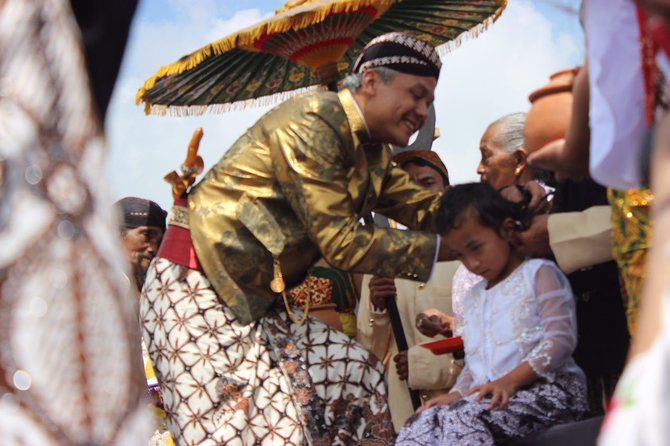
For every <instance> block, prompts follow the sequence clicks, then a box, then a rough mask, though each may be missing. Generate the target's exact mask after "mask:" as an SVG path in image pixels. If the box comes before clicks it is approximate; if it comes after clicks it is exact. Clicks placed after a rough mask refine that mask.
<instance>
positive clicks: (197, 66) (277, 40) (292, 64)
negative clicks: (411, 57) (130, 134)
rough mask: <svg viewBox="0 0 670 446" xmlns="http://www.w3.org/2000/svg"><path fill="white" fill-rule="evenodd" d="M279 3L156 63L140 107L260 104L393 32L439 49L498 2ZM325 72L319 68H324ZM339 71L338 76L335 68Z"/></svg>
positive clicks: (347, 61) (494, 13)
mask: <svg viewBox="0 0 670 446" xmlns="http://www.w3.org/2000/svg"><path fill="white" fill-rule="evenodd" d="M295 3H298V4H299V6H296V7H290V5H289V6H288V7H287V8H284V9H283V10H279V11H278V14H277V15H275V16H273V17H272V18H270V19H268V20H266V21H264V22H261V23H260V24H258V25H255V26H253V27H250V28H247V29H244V30H242V31H239V32H237V33H235V34H233V35H230V36H228V37H225V38H223V39H221V40H218V41H216V42H213V43H210V44H208V45H206V46H205V47H203V48H201V49H199V50H197V51H195V52H193V53H191V54H189V55H187V56H184V57H182V58H181V59H179V60H178V61H177V62H175V63H173V64H171V65H167V66H165V67H163V68H161V69H160V70H159V71H158V72H157V73H156V74H155V75H154V76H153V77H151V78H150V79H148V80H147V81H146V82H145V84H144V86H143V87H142V88H141V89H140V90H139V91H138V93H137V102H138V103H140V102H144V104H145V110H146V112H147V113H155V114H174V115H182V114H200V113H204V112H205V111H214V112H222V111H226V110H229V109H231V108H244V107H246V106H250V105H264V104H270V103H273V102H275V101H277V100H279V99H283V98H284V97H286V96H287V95H290V94H294V93H296V92H300V91H302V90H304V89H305V88H308V87H311V86H314V85H317V84H319V83H321V82H322V81H323V79H322V78H321V77H320V76H319V74H317V73H321V76H324V75H328V71H329V70H330V75H331V76H338V75H340V76H341V75H342V74H344V73H346V72H347V71H348V70H349V67H350V66H351V65H352V64H353V63H354V61H355V58H356V56H357V55H358V53H359V52H360V50H361V49H362V48H363V47H364V46H365V45H366V44H367V43H368V42H369V41H370V40H372V39H374V38H375V37H377V36H379V35H381V34H384V33H387V32H393V31H403V32H408V33H411V34H414V35H416V36H417V37H419V38H421V39H423V40H425V41H428V42H430V43H431V44H432V45H434V46H436V47H439V46H441V45H445V44H451V45H446V46H443V47H442V49H443V51H446V50H447V49H449V48H451V47H452V46H454V45H458V43H459V42H460V39H461V38H462V37H464V36H476V35H477V34H479V33H480V32H481V31H483V30H484V29H486V27H487V26H488V25H489V24H490V23H492V22H493V21H494V20H495V19H497V18H498V16H499V15H500V14H501V13H502V11H503V9H504V8H505V6H506V0H376V1H374V0H344V1H342V0H340V1H333V0H316V1H314V0H312V1H309V0H308V1H304V2H301V1H297V2H295ZM324 73H326V74H324ZM338 73H339V74H338Z"/></svg>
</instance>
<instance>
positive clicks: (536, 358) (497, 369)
mask: <svg viewBox="0 0 670 446" xmlns="http://www.w3.org/2000/svg"><path fill="white" fill-rule="evenodd" d="M486 285H487V281H486V280H481V281H479V282H477V283H475V284H474V285H473V286H472V288H470V290H468V291H467V292H466V293H465V295H464V298H463V301H462V302H461V304H462V311H463V313H462V322H463V326H462V336H463V342H464V344H465V367H464V369H463V371H462V372H461V374H460V375H459V377H458V380H457V381H456V384H455V385H454V387H453V389H452V390H456V391H458V392H460V393H461V395H466V394H467V392H468V391H469V390H470V389H471V388H472V387H474V386H477V385H481V384H485V383H487V382H491V381H495V380H497V379H500V378H501V377H503V376H504V375H506V374H507V373H509V372H511V371H512V370H514V369H515V368H516V367H518V366H519V365H521V363H522V362H523V361H526V362H527V363H528V364H529V365H530V366H531V367H532V368H533V370H534V371H535V373H537V374H538V375H539V376H541V377H544V378H546V379H547V380H549V381H553V380H554V377H555V375H556V372H558V371H566V372H574V373H576V374H578V375H580V376H581V377H582V379H583V376H584V375H583V373H582V371H581V370H580V369H579V367H577V365H576V364H575V362H574V360H573V359H572V352H573V351H574V349H575V346H576V344H577V321H576V316H575V302H574V298H573V295H572V289H571V288H570V284H569V282H568V279H567V278H566V277H565V275H564V274H563V273H562V272H561V271H560V270H559V269H558V267H557V266H556V264H554V263H553V262H551V261H549V260H543V259H531V260H525V261H524V262H523V263H522V264H521V265H520V266H519V267H518V268H517V269H516V270H515V271H513V272H512V274H510V275H509V277H507V278H506V279H505V280H503V281H502V282H500V283H498V284H497V285H495V286H494V287H492V288H491V289H488V290H487V289H486Z"/></svg>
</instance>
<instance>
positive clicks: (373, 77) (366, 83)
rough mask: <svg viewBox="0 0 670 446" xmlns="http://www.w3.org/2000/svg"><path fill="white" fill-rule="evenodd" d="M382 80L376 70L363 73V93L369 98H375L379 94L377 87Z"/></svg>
mask: <svg viewBox="0 0 670 446" xmlns="http://www.w3.org/2000/svg"><path fill="white" fill-rule="evenodd" d="M380 81H381V79H380V78H379V74H377V72H376V71H375V70H365V71H364V72H363V77H362V82H361V91H362V93H364V94H366V95H368V96H374V95H375V94H376V93H377V85H378V84H379V82H380Z"/></svg>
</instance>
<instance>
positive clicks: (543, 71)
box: [107, 0, 583, 208]
mask: <svg viewBox="0 0 670 446" xmlns="http://www.w3.org/2000/svg"><path fill="white" fill-rule="evenodd" d="M173 4H176V5H178V9H180V8H181V9H180V10H182V9H183V11H184V14H183V15H181V16H180V17H179V19H178V20H177V21H176V22H175V23H162V24H155V23H143V22H141V21H136V23H135V24H134V29H133V33H132V35H131V40H130V42H129V45H128V50H127V53H126V59H125V61H124V67H123V70H122V73H121V76H120V78H119V82H118V84H117V88H116V91H115V94H114V97H113V100H112V103H111V105H110V110H109V113H108V120H107V136H108V140H109V146H110V159H109V163H108V168H109V174H110V178H111V181H112V184H111V186H112V190H113V191H114V193H115V194H116V195H117V196H118V197H122V196H125V195H138V196H142V197H147V198H151V199H154V200H156V201H158V202H159V203H160V204H161V205H163V206H164V207H166V208H167V207H169V205H170V203H171V196H170V189H169V186H168V185H167V184H166V183H164V182H163V181H162V177H163V175H165V174H166V173H167V172H168V171H171V170H174V169H176V168H177V167H178V166H179V165H180V163H181V162H182V161H183V157H184V154H185V150H186V146H187V144H188V142H189V140H190V137H191V134H192V132H193V130H194V129H195V128H196V127H198V126H201V127H203V128H204V131H205V136H204V138H203V140H202V144H201V153H202V155H203V157H204V158H205V162H206V164H207V166H211V165H212V164H213V163H215V162H216V161H218V159H219V158H220V157H221V156H222V154H223V153H224V152H225V150H226V149H227V148H228V147H229V146H230V145H231V144H232V143H233V142H234V141H235V140H236V139H237V138H238V137H239V136H240V135H241V134H242V132H243V131H244V130H245V129H246V128H248V127H249V126H250V125H252V124H253V123H254V122H255V120H256V119H258V117H260V116H261V115H262V113H263V112H264V111H265V110H267V108H265V109H263V108H260V109H259V108H255V109H249V110H245V111H237V112H229V113H225V114H222V115H208V116H202V117H191V118H167V117H156V116H149V117H147V116H145V115H144V112H143V110H142V108H141V107H137V106H136V105H135V103H134V98H135V92H136V91H137V88H138V87H139V86H140V85H141V84H142V83H143V82H144V80H145V79H146V78H148V77H149V76H151V75H153V74H154V73H155V72H156V71H157V70H158V68H159V67H160V66H162V65H165V64H167V63H170V62H173V61H174V60H176V59H177V58H179V57H181V56H182V55H184V54H187V53H189V52H191V51H193V50H195V49H197V48H200V47H201V46H203V45H204V44H206V43H208V42H210V41H213V40H216V39H219V38H221V37H224V36H225V35H227V34H230V33H231V32H234V31H235V30H238V29H240V28H242V27H245V26H248V25H250V24H253V23H256V22H258V21H259V20H262V19H263V18H264V14H263V13H262V12H261V11H259V10H258V9H247V10H241V11H237V12H235V13H232V12H230V13H229V14H226V15H225V16H230V17H231V18H230V19H228V20H221V19H217V18H216V17H217V14H213V13H212V11H215V7H213V6H212V5H210V4H209V3H206V2H203V3H200V2H190V1H189V2H186V0H173ZM195 4H198V5H199V6H198V8H197V9H195V7H194V6H193V5H195ZM219 7H220V5H219ZM208 8H213V9H208ZM229 9H232V8H230V7H229ZM219 13H220V11H219ZM231 14H232V16H231ZM218 16H219V17H220V16H221V14H218ZM551 18H552V20H550V19H549V18H548V17H547V16H546V15H543V14H541V13H540V12H538V10H537V9H536V7H535V6H534V4H533V3H532V2H531V1H529V0H510V1H509V6H508V8H507V10H506V11H505V12H504V13H503V15H502V17H501V18H500V19H499V20H498V22H496V23H495V24H494V25H493V26H491V28H490V29H489V30H488V31H486V32H485V33H483V34H481V35H480V36H479V37H478V38H477V39H466V41H465V42H464V43H463V44H462V45H461V47H460V48H457V49H455V50H454V51H453V52H452V53H451V54H449V55H447V56H446V57H445V58H444V59H443V61H444V68H443V72H442V74H441V78H440V83H439V86H438V89H437V92H436V107H437V125H438V127H440V130H441V132H442V137H441V138H440V139H438V140H437V141H436V143H435V148H436V150H437V151H438V152H439V153H440V155H441V156H442V157H443V159H444V160H445V163H446V165H447V167H448V168H449V170H450V172H451V177H452V180H453V181H454V182H464V181H473V180H477V176H476V174H475V172H474V171H475V168H476V166H477V163H478V161H479V151H478V147H479V138H480V136H481V134H482V132H483V131H484V129H485V128H486V126H487V125H488V123H490V122H492V121H494V120H495V119H497V118H498V117H500V116H502V115H503V114H506V113H511V112H516V111H526V110H527V109H528V107H529V104H528V100H527V97H528V94H529V93H530V92H531V91H532V90H534V89H535V88H537V87H539V86H541V85H543V84H545V83H546V82H547V80H548V77H549V74H551V73H552V72H554V71H558V70H560V69H564V68H571V67H573V66H575V65H577V64H578V63H579V62H580V57H581V55H582V54H583V51H582V42H581V36H580V35H578V34H577V33H575V32H572V33H570V32H567V31H566V29H569V28H565V26H564V25H563V26H561V27H560V28H558V22H559V21H565V19H566V17H565V16H559V17H551ZM567 18H568V19H569V20H574V22H575V27H573V29H576V27H577V25H576V23H577V18H576V17H567Z"/></svg>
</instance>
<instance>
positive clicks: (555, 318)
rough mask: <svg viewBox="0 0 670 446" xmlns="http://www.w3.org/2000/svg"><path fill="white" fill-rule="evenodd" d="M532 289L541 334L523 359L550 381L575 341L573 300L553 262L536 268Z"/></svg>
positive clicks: (564, 360) (565, 282)
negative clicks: (535, 297) (537, 309)
mask: <svg viewBox="0 0 670 446" xmlns="http://www.w3.org/2000/svg"><path fill="white" fill-rule="evenodd" d="M535 291H536V296H537V301H538V305H539V312H540V319H541V322H540V325H541V327H542V338H541V340H540V342H539V343H538V345H537V346H535V347H534V348H533V349H532V350H531V351H530V353H529V354H528V355H527V356H526V358H525V359H526V361H528V364H530V366H531V367H532V368H533V370H534V371H535V373H537V374H538V375H540V376H542V377H544V378H547V379H549V380H550V381H553V379H554V375H555V371H556V370H558V369H559V368H560V367H562V366H563V365H564V364H565V362H566V361H567V360H568V358H570V356H571V355H572V353H573V351H574V350H575V347H576V345H577V318H576V314H575V301H574V297H573V295H572V289H571V288H570V283H569V282H568V279H567V277H565V275H564V274H563V273H562V272H561V271H560V270H559V269H558V267H556V266H555V265H550V264H544V265H542V266H541V267H540V268H539V269H538V271H537V273H536V275H535Z"/></svg>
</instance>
